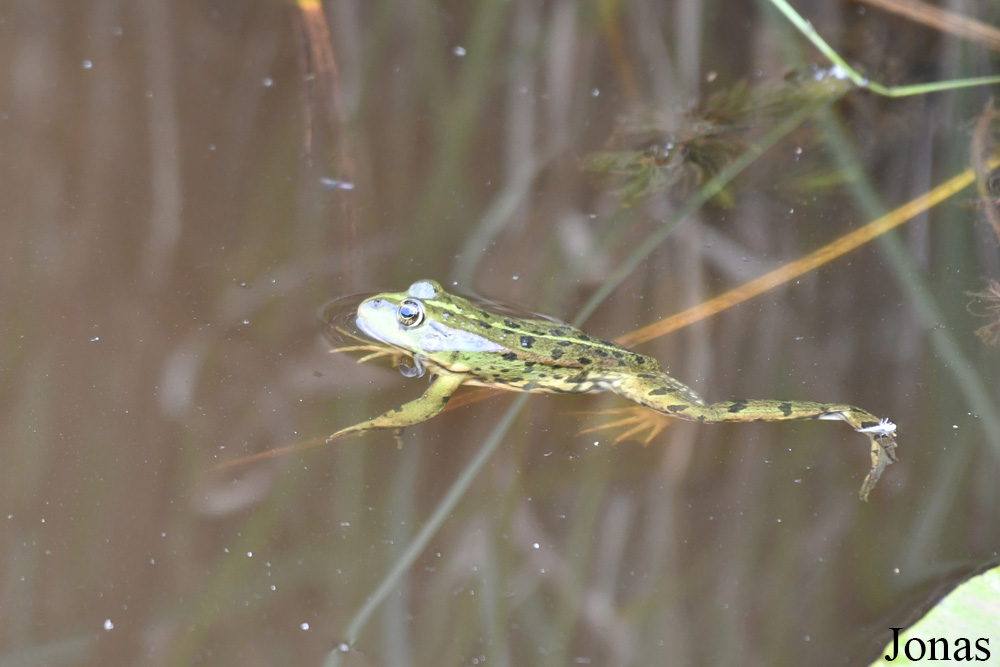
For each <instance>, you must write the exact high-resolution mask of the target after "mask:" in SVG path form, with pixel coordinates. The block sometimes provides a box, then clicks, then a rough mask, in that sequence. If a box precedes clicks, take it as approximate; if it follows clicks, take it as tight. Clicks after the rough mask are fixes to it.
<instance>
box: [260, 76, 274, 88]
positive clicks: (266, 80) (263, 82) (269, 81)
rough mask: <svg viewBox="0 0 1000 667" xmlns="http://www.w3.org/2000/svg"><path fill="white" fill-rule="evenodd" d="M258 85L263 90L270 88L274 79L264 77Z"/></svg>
mask: <svg viewBox="0 0 1000 667" xmlns="http://www.w3.org/2000/svg"><path fill="white" fill-rule="evenodd" d="M260 83H261V85H262V86H264V87H265V88H270V87H271V86H273V85H274V79H272V78H271V77H269V76H265V77H264V78H263V79H261V81H260Z"/></svg>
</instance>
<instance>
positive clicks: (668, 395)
mask: <svg viewBox="0 0 1000 667" xmlns="http://www.w3.org/2000/svg"><path fill="white" fill-rule="evenodd" d="M611 389H612V391H614V392H615V393H616V394H618V395H619V396H623V397H625V398H627V399H629V400H630V401H634V402H636V403H638V404H639V405H644V406H646V407H647V408H651V409H653V410H656V411H657V412H662V413H663V414H665V415H670V416H671V417H677V418H679V419H698V418H699V416H700V415H701V414H702V412H703V410H704V409H705V399H703V398H702V397H701V396H699V395H698V392H696V391H695V390H694V389H692V388H691V387H688V386H687V385H686V384H684V383H683V382H680V381H679V380H675V379H674V378H672V377H670V376H669V375H667V374H666V373H644V374H640V375H625V376H622V377H619V378H616V379H615V380H614V381H613V382H612V383H611Z"/></svg>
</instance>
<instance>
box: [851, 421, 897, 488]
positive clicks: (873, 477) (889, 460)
mask: <svg viewBox="0 0 1000 667" xmlns="http://www.w3.org/2000/svg"><path fill="white" fill-rule="evenodd" d="M858 432H859V433H864V434H865V435H867V436H868V439H869V440H871V457H872V467H871V469H870V470H869V471H868V476H867V477H865V481H864V483H863V484H862V485H861V490H860V491H859V492H858V496H859V497H860V498H861V500H865V501H867V500H868V494H870V493H871V492H872V489H874V488H875V485H876V484H877V483H878V480H879V478H880V477H881V476H882V473H883V472H884V471H885V469H886V468H888V467H889V466H891V465H892V464H893V463H895V462H896V461H898V460H899V459H898V458H897V457H896V425H895V424H893V423H892V422H890V421H888V420H886V419H883V420H882V421H881V422H879V424H878V425H877V426H871V427H868V428H862V429H858Z"/></svg>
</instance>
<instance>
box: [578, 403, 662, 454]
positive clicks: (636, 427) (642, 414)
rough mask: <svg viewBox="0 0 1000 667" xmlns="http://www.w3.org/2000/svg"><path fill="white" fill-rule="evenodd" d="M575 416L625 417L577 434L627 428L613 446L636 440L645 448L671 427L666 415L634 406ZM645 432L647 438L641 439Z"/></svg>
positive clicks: (614, 441) (612, 442)
mask: <svg viewBox="0 0 1000 667" xmlns="http://www.w3.org/2000/svg"><path fill="white" fill-rule="evenodd" d="M573 414H578V415H625V416H624V417H623V418H622V419H618V420H615V421H611V422H607V423H606V424H600V425H598V426H592V427H590V428H585V429H582V430H580V431H578V432H577V435H583V434H585V433H596V432H597V431H607V430H610V429H618V428H626V429H628V430H626V431H625V432H624V433H620V434H619V435H618V436H617V437H615V439H614V440H612V441H611V444H612V445H617V444H618V443H619V442H622V441H623V440H628V439H630V438H634V439H636V440H640V441H641V442H642V444H643V446H646V445H648V444H649V443H651V442H652V441H653V440H654V439H655V438H656V436H658V435H659V434H660V433H662V432H663V429H665V428H666V427H667V426H669V425H670V422H671V418H670V417H668V416H667V415H665V414H662V413H659V412H656V411H654V410H650V409H649V408H644V407H641V406H632V407H627V408H611V409H607V410H596V411H583V412H575V413H573ZM643 431H648V433H647V434H646V436H645V437H644V438H643V437H640V435H639V434H640V433H642V432H643Z"/></svg>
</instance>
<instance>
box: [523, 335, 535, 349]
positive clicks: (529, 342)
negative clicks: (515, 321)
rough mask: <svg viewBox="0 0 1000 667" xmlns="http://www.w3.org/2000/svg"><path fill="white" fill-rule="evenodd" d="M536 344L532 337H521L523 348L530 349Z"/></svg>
mask: <svg viewBox="0 0 1000 667" xmlns="http://www.w3.org/2000/svg"><path fill="white" fill-rule="evenodd" d="M534 344H535V339H534V337H532V336H521V347H527V348H530V347H531V346H532V345H534Z"/></svg>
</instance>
